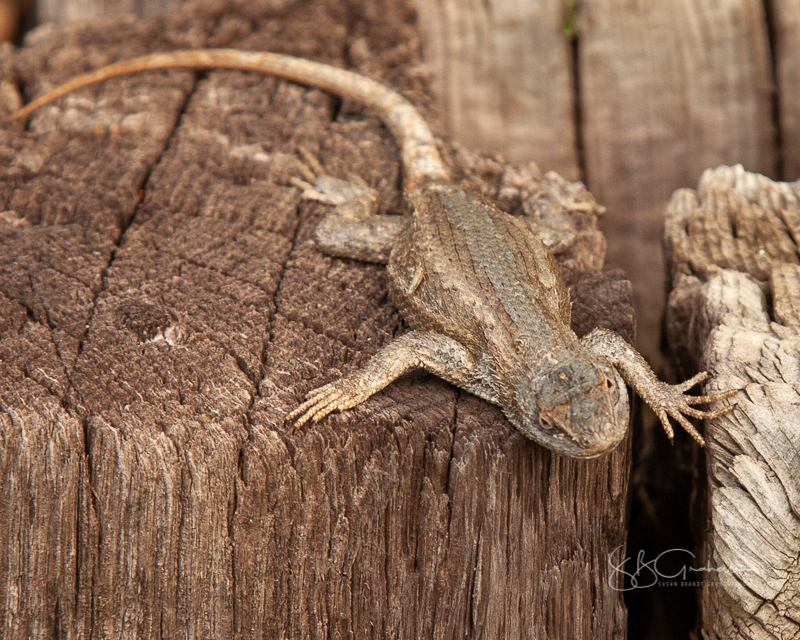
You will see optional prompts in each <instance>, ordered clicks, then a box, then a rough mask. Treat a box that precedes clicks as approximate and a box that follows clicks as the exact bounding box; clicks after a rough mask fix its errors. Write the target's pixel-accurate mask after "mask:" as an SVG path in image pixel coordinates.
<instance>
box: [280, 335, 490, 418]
mask: <svg viewBox="0 0 800 640" xmlns="http://www.w3.org/2000/svg"><path fill="white" fill-rule="evenodd" d="M415 367H420V368H422V369H425V370H426V371H429V372H430V373H432V374H434V375H436V376H439V377H440V378H444V379H445V380H448V381H449V382H453V383H455V384H458V385H460V386H465V385H466V384H467V383H468V381H471V379H472V372H473V371H474V368H475V363H474V360H473V358H472V356H471V355H470V354H469V352H468V351H467V350H466V349H465V348H464V347H462V346H461V345H460V344H459V343H458V342H456V341H455V340H453V339H452V338H448V337H447V336H443V335H440V334H437V333H429V332H426V331H411V332H410V333H406V334H404V335H402V336H400V337H399V338H397V339H395V340H393V341H392V342H390V343H389V344H388V345H386V346H385V347H384V348H383V349H381V350H380V351H379V352H378V353H377V354H375V355H374V356H373V357H372V358H371V359H370V360H369V362H367V364H366V365H365V366H364V367H363V368H362V369H359V370H357V371H354V372H353V373H351V374H349V375H346V376H344V377H343V378H341V379H339V380H337V381H336V382H332V383H330V384H326V385H325V386H323V387H320V388H318V389H315V390H314V391H311V392H310V393H308V394H307V395H306V401H305V402H303V403H302V404H301V405H300V406H299V407H297V408H296V409H295V410H294V411H292V412H291V413H290V414H289V415H288V416H286V420H287V422H292V421H295V426H296V427H301V426H302V425H304V424H305V423H306V422H308V421H309V420H311V421H312V422H319V421H320V420H322V418H324V417H325V416H327V415H328V414H329V413H332V412H333V411H344V410H345V409H350V408H352V407H355V406H356V405H358V404H361V403H362V402H363V401H364V400H366V399H367V398H369V397H370V396H371V395H372V394H373V393H376V392H377V391H380V390H381V389H383V388H384V387H385V386H386V385H388V384H389V383H391V382H392V381H394V380H396V379H397V378H398V377H400V376H401V375H403V374H404V373H405V372H406V371H408V370H409V369H413V368H415Z"/></svg>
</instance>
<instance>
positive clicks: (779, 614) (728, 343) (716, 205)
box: [665, 166, 800, 638]
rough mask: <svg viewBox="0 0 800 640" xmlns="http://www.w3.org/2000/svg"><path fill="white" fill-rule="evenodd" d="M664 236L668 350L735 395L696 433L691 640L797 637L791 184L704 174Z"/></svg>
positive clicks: (798, 385) (795, 203) (798, 447)
mask: <svg viewBox="0 0 800 640" xmlns="http://www.w3.org/2000/svg"><path fill="white" fill-rule="evenodd" d="M756 229H757V230H758V231H759V233H753V232H752V231H754V230H756ZM665 234H666V235H665V237H666V243H667V244H666V246H667V255H668V257H669V265H670V270H671V273H672V282H673V286H674V289H673V290H672V292H671V294H670V303H669V313H668V316H667V330H668V335H669V337H670V343H671V346H673V348H674V350H675V351H676V352H677V353H678V354H680V355H681V356H682V361H683V363H684V366H687V367H689V366H692V367H699V368H702V369H707V370H709V371H712V372H713V373H714V380H713V383H712V384H710V385H708V390H710V391H711V392H714V391H720V390H722V389H725V388H739V389H741V391H740V393H739V394H737V395H736V396H735V398H734V400H735V401H736V408H735V409H734V410H733V411H732V412H731V413H729V414H727V415H725V416H723V417H721V418H717V419H715V420H711V421H708V422H707V425H706V442H707V443H708V446H707V487H706V490H707V497H706V501H707V505H708V507H707V518H708V521H707V524H706V527H705V531H706V535H705V540H704V553H703V556H704V557H703V558H702V559H701V562H702V563H703V566H708V567H710V568H712V570H713V573H710V574H707V575H709V576H715V577H714V578H713V579H712V578H711V577H706V579H705V580H704V581H703V602H702V605H703V612H702V625H703V637H707V638H790V637H797V635H798V633H800V620H798V619H797V611H798V607H799V605H800V573H799V572H798V569H797V559H798V549H800V516H798V514H800V485H798V478H799V477H800V455H799V454H800V431H799V430H798V428H797V427H798V408H799V407H800V373H799V372H800V349H798V346H800V334H798V328H800V315H798V310H800V254H799V252H798V249H797V246H798V245H797V243H798V240H800V184H799V183H776V182H773V181H771V180H769V179H768V178H765V177H764V176H761V175H756V174H752V173H748V172H746V171H744V169H743V168H742V167H741V166H737V167H719V168H717V169H715V170H709V171H707V172H706V173H704V174H703V176H702V178H701V179H700V183H699V185H698V189H697V192H695V191H692V190H688V189H684V190H681V191H678V192H676V193H675V195H674V196H673V198H672V200H671V202H670V206H669V210H668V217H667V222H666V231H665ZM703 256H705V257H703ZM765 292H766V293H767V294H768V295H769V296H770V298H771V300H772V313H771V314H770V312H769V311H768V305H767V300H766V298H765V295H764V294H765Z"/></svg>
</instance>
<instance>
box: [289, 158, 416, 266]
mask: <svg viewBox="0 0 800 640" xmlns="http://www.w3.org/2000/svg"><path fill="white" fill-rule="evenodd" d="M299 164H300V165H301V167H302V168H303V169H305V171H304V174H305V175H306V177H312V178H313V177H314V176H315V174H318V173H319V172H320V171H321V167H320V166H319V163H317V162H316V161H314V164H313V165H312V167H313V168H312V167H309V166H308V165H305V164H303V163H299ZM292 184H294V185H296V186H300V187H303V189H304V191H303V193H302V196H301V197H302V198H303V199H304V200H316V201H318V202H324V203H325V204H331V205H333V209H331V210H330V211H329V212H328V213H327V214H326V215H325V217H324V218H323V219H322V222H320V223H319V225H317V228H316V229H315V231H314V242H316V244H317V247H318V248H319V249H320V250H321V251H323V252H325V253H327V254H329V255H332V256H336V257H337V258H351V259H353V260H361V261H363V262H377V263H380V264H386V263H387V262H388V261H389V254H390V253H391V252H392V247H393V246H394V244H395V242H396V241H397V238H398V237H399V235H400V233H401V231H402V230H403V227H404V226H405V223H406V221H405V218H404V217H402V216H387V215H377V213H376V211H377V205H378V194H377V192H376V191H375V190H374V189H371V188H370V187H368V186H367V185H366V184H359V183H356V182H348V181H346V180H340V179H338V178H333V177H331V176H327V175H317V177H316V183H315V184H311V183H310V182H307V181H304V180H299V179H297V178H295V179H293V180H292Z"/></svg>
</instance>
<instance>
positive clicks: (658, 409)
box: [581, 329, 738, 446]
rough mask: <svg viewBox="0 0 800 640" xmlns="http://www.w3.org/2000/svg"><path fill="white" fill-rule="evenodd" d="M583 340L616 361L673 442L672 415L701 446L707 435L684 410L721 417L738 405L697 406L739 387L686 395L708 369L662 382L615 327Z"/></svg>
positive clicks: (725, 396) (726, 395)
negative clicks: (675, 381) (680, 379)
mask: <svg viewBox="0 0 800 640" xmlns="http://www.w3.org/2000/svg"><path fill="white" fill-rule="evenodd" d="M581 342H582V343H583V344H584V345H585V346H586V347H588V348H589V349H591V350H592V351H594V352H595V353H597V354H599V355H601V356H603V357H604V358H606V359H607V360H608V361H609V362H610V363H611V364H612V365H614V367H616V369H617V371H619V372H620V375H622V379H623V380H625V382H626V383H627V384H628V386H629V387H631V388H632V389H633V390H634V391H636V393H638V394H639V395H640V396H641V397H642V400H644V401H645V402H646V403H647V404H649V405H650V407H651V408H652V409H653V411H655V413H656V415H657V416H658V418H659V420H661V424H662V425H663V426H664V430H665V431H666V432H667V437H668V438H669V439H670V442H671V441H672V437H673V432H672V426H671V425H670V423H669V417H668V416H671V417H672V418H674V419H675V420H677V421H678V422H680V424H681V426H683V428H684V429H686V431H688V432H689V433H690V434H691V436H692V437H693V438H694V439H695V440H697V442H698V443H700V446H703V445H704V444H705V441H704V440H703V437H702V436H701V435H700V434H699V433H698V432H697V430H696V429H695V428H694V427H693V426H692V424H691V423H690V422H689V421H688V420H687V419H686V417H685V416H684V415H683V414H687V415H690V416H692V417H693V418H701V419H711V418H718V417H719V416H722V415H725V414H726V413H728V412H729V411H730V410H731V409H733V407H734V406H735V403H734V404H731V405H728V406H726V407H723V408H722V409H719V410H717V411H699V410H697V409H694V408H693V407H691V406H690V405H693V404H705V403H707V402H717V401H719V400H724V399H725V398H730V397H731V396H732V395H734V394H735V393H737V392H738V389H729V390H728V391H723V392H722V393H716V394H713V395H708V396H686V395H684V392H685V391H687V390H689V389H691V388H692V387H693V386H694V385H696V384H697V383H699V382H702V381H703V380H706V379H707V378H709V377H710V374H709V373H708V372H707V371H702V372H701V373H698V374H697V375H696V376H694V377H692V378H691V379H689V380H687V381H686V382H682V383H681V384H676V385H670V384H667V383H666V382H661V380H659V379H658V378H656V375H655V374H654V373H653V370H652V369H651V368H650V365H648V364H647V362H645V359H644V358H642V356H640V355H639V353H638V352H637V351H636V349H634V348H633V347H631V346H630V345H629V344H628V343H627V342H625V341H624V340H623V339H622V337H620V336H619V335H618V334H616V333H614V332H613V331H609V330H608V329H595V330H594V331H592V332H591V333H590V334H588V335H586V336H584V337H583V338H582V339H581Z"/></svg>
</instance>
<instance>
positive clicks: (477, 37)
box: [416, 0, 579, 180]
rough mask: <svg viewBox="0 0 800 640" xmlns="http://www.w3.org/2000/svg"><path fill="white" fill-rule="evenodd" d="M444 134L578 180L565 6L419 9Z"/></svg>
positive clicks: (507, 3)
mask: <svg viewBox="0 0 800 640" xmlns="http://www.w3.org/2000/svg"><path fill="white" fill-rule="evenodd" d="M416 8H417V11H418V12H419V24H420V27H421V29H422V31H423V45H424V52H425V62H426V64H427V65H428V66H429V67H430V68H431V70H432V72H433V88H434V91H435V92H436V95H437V96H438V98H439V103H440V104H441V105H442V119H443V121H444V123H445V127H446V131H447V134H448V135H449V136H450V137H452V138H453V139H454V140H455V141H457V142H460V143H462V144H464V145H465V146H467V147H469V148H471V149H484V150H486V151H499V152H501V153H503V154H504V155H506V156H507V157H508V158H509V159H510V160H511V161H513V162H525V161H530V160H533V161H535V162H536V163H537V164H538V165H539V166H540V167H541V168H542V169H543V170H553V171H557V172H559V173H560V174H562V175H563V176H564V177H566V178H569V179H571V180H577V179H578V178H579V163H578V155H577V145H576V126H575V118H574V85H573V77H574V74H573V72H572V47H571V41H570V38H569V36H568V35H567V34H566V33H565V20H566V9H565V7H564V3H563V2H562V0H533V1H531V2H518V1H517V0H495V1H493V2H479V1H477V0H473V1H472V2H459V3H455V2H452V0H436V1H433V2H425V1H423V0H419V1H418V2H416Z"/></svg>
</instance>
